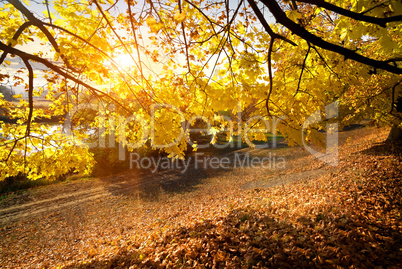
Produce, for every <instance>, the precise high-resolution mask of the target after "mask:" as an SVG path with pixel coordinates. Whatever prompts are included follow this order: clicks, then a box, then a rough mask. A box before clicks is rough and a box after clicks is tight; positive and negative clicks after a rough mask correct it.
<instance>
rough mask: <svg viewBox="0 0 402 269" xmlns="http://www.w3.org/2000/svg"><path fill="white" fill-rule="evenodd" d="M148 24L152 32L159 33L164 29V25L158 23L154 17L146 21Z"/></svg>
mask: <svg viewBox="0 0 402 269" xmlns="http://www.w3.org/2000/svg"><path fill="white" fill-rule="evenodd" d="M146 23H147V25H148V27H149V28H150V29H151V32H153V33H158V32H159V30H160V29H162V27H163V23H158V22H157V21H156V20H155V18H154V17H152V16H149V17H148V18H147V19H146Z"/></svg>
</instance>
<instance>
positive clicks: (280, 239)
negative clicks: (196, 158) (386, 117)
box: [1, 130, 402, 268]
mask: <svg viewBox="0 0 402 269" xmlns="http://www.w3.org/2000/svg"><path fill="white" fill-rule="evenodd" d="M384 135H385V131H384V130H383V131H382V132H381V134H380V135H377V134H374V135H369V136H365V137H364V138H360V139H358V140H353V143H348V144H347V145H346V146H344V147H343V148H342V149H341V161H340V164H339V166H338V167H337V172H331V173H325V174H323V176H321V177H319V178H316V179H310V180H307V179H301V180H299V181H297V182H294V183H292V184H288V185H282V186H277V187H273V188H268V189H262V188H256V189H253V190H250V191H239V190H237V189H235V188H230V182H227V183H225V184H227V185H224V183H221V185H219V187H220V188H221V189H220V190H219V191H216V186H217V185H216V184H215V183H213V182H209V183H208V184H209V185H208V184H206V185H205V186H203V187H202V188H201V189H200V190H199V191H193V192H192V193H191V194H189V193H180V194H175V195H171V196H168V197H163V198H161V199H160V200H159V201H156V202H155V201H154V202H148V203H145V202H143V203H140V204H136V205H135V206H134V204H133V202H132V200H130V198H127V197H116V199H115V200H111V201H104V202H102V201H100V202H99V203H101V204H102V203H104V204H102V207H99V210H98V211H94V210H93V207H91V206H88V207H86V208H84V209H82V210H84V212H70V214H68V215H66V213H64V215H63V214H61V213H60V214H55V215H54V216H48V217H47V218H45V219H43V220H40V221H39V220H38V222H37V224H36V225H38V226H39V227H37V228H36V229H34V228H33V226H34V225H35V224H32V223H29V224H28V223H25V224H23V223H22V224H16V225H15V226H12V227H11V226H9V227H3V228H2V231H1V236H2V238H1V239H2V242H4V243H6V241H7V242H11V241H10V240H11V239H10V238H9V237H10V236H13V237H14V241H12V242H24V244H22V243H19V245H16V246H9V247H10V248H9V249H5V244H4V243H2V251H1V254H2V255H3V257H8V259H12V258H15V260H14V261H15V264H14V265H17V266H18V262H20V263H21V264H22V262H21V260H20V261H17V260H16V259H17V257H21V256H22V257H25V255H26V256H29V255H32V256H33V257H35V259H36V263H35V262H32V259H31V260H30V262H31V263H30V264H31V265H33V266H35V267H36V266H38V267H53V266H54V267H56V266H64V267H65V268H130V267H131V268H137V267H138V268H164V267H166V268H177V267H179V268H181V267H184V268H193V267H195V268H196V267H198V268H222V267H228V268H252V267H256V268H260V267H268V268H290V267H292V268H294V267H297V268H314V267H316V268H317V267H319V268H337V267H340V268H346V267H350V268H400V267H401V266H402V262H401V261H402V216H401V212H402V210H401V185H402V181H401V180H402V173H401V161H402V156H401V154H402V146H401V145H394V144H388V143H380V144H379V143H378V142H380V141H382V140H383V138H384ZM314 165H315V164H312V166H314ZM225 186H226V188H225ZM92 206H94V205H92ZM133 208H135V210H134V211H133ZM77 220H78V221H77ZM44 221H47V224H46V225H45V222H44ZM28 228H29V229H32V231H34V230H35V231H36V233H33V232H31V233H27V231H26V229H28ZM18 229H20V230H21V233H20V234H21V236H29V237H30V238H29V240H26V239H24V238H21V240H19V239H18V236H19V234H18V232H17V231H18ZM7 233H8V236H7ZM15 238H17V240H16V239H15ZM43 238H46V240H47V242H46V244H47V245H46V244H45V242H43ZM52 238H56V239H54V240H52ZM3 239H6V241H3ZM63 242H64V243H63ZM16 249H17V250H20V251H24V252H22V253H17V252H15V251H16ZM37 251H39V253H38V252H37ZM40 251H41V252H42V253H41V252H40ZM5 254H7V255H5ZM13 255H14V256H13ZM50 255H53V256H55V257H53V256H52V258H49V256H50ZM25 258H26V257H25ZM26 259H27V260H26V261H28V260H29V259H28V258H26ZM51 261H53V262H51ZM56 261H57V264H56V263H55V262H56ZM2 262H3V263H4V264H5V265H7V264H8V265H10V264H12V262H13V261H12V260H9V261H5V260H2Z"/></svg>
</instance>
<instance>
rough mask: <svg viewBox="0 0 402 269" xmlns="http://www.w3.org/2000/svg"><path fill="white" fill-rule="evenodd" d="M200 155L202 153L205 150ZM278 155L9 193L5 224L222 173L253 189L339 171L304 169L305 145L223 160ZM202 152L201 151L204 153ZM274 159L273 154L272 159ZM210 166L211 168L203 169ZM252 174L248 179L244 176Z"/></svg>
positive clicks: (176, 189)
mask: <svg viewBox="0 0 402 269" xmlns="http://www.w3.org/2000/svg"><path fill="white" fill-rule="evenodd" d="M360 132H361V130H353V131H348V132H343V133H341V136H340V138H341V141H345V140H346V138H347V137H349V136H354V135H356V134H358V133H360ZM200 154H201V153H200ZM268 155H269V156H271V157H272V156H273V159H275V158H276V160H278V159H280V158H283V159H284V160H285V161H286V165H285V166H284V167H275V165H273V164H271V166H270V167H268V168H267V165H265V166H264V167H262V166H260V167H259V166H257V167H253V168H252V169H251V168H250V167H230V168H229V169H216V170H213V171H211V170H209V169H208V167H202V163H200V164H199V166H198V167H197V168H195V167H194V165H190V166H189V169H187V171H185V172H184V173H183V171H182V170H181V171H180V170H165V171H160V172H156V173H151V172H150V171H127V172H125V173H123V174H120V175H116V176H109V177H104V178H98V179H89V180H87V181H80V180H77V181H74V182H67V183H59V184H55V185H52V186H47V187H42V188H38V189H33V190H29V191H27V192H25V193H23V194H20V195H14V196H10V197H8V198H6V199H4V200H3V201H1V202H0V225H1V226H5V225H7V224H9V223H12V222H15V221H17V220H20V219H26V218H27V217H30V216H35V215H40V214H49V212H52V211H66V210H71V208H73V207H76V206H80V207H83V206H85V204H87V203H90V202H93V201H96V200H99V199H108V198H110V197H115V196H119V195H127V194H130V195H137V196H138V197H140V196H141V197H147V196H152V195H154V194H155V192H157V191H158V190H161V189H162V190H164V191H165V192H169V193H180V192H183V191H189V190H191V189H192V188H194V187H195V186H198V185H200V184H202V183H203V182H205V181H206V180H208V179H211V178H212V179H213V178H214V177H217V176H222V174H223V173H224V175H225V177H227V178H231V181H232V182H233V183H234V184H237V185H238V187H240V188H241V189H243V190H247V189H252V188H267V187H272V186H276V185H281V184H288V183H291V182H294V181H296V180H300V179H309V178H315V177H318V176H320V175H322V174H326V173H333V172H336V169H334V168H331V167H327V166H324V165H323V164H322V163H321V164H320V162H316V163H317V165H316V166H315V167H314V166H313V167H311V165H309V168H308V170H305V167H307V166H306V165H307V164H310V163H311V161H312V160H314V157H313V156H311V155H310V154H309V153H308V152H306V151H305V150H304V149H303V148H301V147H295V148H283V147H280V148H274V149H273V148H269V149H249V148H246V149H240V150H236V151H233V152H230V153H226V154H222V155H220V156H219V158H228V159H229V161H230V162H231V163H234V162H235V161H236V158H237V161H243V160H244V158H249V159H251V158H263V157H265V156H268ZM200 156H201V155H200ZM271 159H272V158H271ZM204 168H207V169H204ZM240 178H243V179H244V178H247V180H246V181H242V180H239V179H240Z"/></svg>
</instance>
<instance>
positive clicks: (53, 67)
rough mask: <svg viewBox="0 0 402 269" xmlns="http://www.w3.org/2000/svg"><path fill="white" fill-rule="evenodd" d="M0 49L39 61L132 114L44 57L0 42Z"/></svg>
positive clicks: (121, 105) (106, 95) (128, 110)
mask: <svg viewBox="0 0 402 269" xmlns="http://www.w3.org/2000/svg"><path fill="white" fill-rule="evenodd" d="M0 50H3V51H7V52H8V53H12V54H15V55H17V56H19V57H20V58H22V59H26V60H32V61H34V62H38V63H41V64H43V65H45V66H46V67H48V68H49V69H51V70H53V71H55V72H56V73H58V74H59V75H61V76H63V77H65V78H67V79H69V80H72V81H74V82H75V83H77V84H79V85H81V86H84V87H85V88H87V89H88V90H90V91H92V93H94V94H95V95H101V96H105V97H107V98H109V99H110V100H112V101H113V102H115V103H116V104H117V105H119V106H120V107H121V108H123V109H124V110H125V111H127V112H128V113H130V114H132V113H133V111H132V110H130V109H128V108H127V107H126V106H124V105H123V104H121V103H120V102H119V101H118V100H116V99H115V98H113V97H112V96H110V95H108V94H106V93H104V92H102V91H100V90H98V89H96V88H94V87H92V86H91V85H89V84H87V83H85V82H84V81H82V80H80V79H77V78H75V77H73V76H72V75H70V74H69V73H66V72H64V71H63V70H62V69H60V68H59V67H58V66H56V65H54V64H52V63H51V62H49V61H47V60H45V59H44V58H41V57H39V56H36V55H32V54H28V53H26V52H23V51H21V50H19V49H15V48H13V47H11V46H7V45H6V44H4V43H2V42H0Z"/></svg>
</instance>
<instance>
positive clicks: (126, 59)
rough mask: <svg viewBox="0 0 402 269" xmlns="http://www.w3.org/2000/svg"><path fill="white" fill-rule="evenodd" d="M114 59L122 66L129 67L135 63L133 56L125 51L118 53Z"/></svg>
mask: <svg viewBox="0 0 402 269" xmlns="http://www.w3.org/2000/svg"><path fill="white" fill-rule="evenodd" d="M113 60H114V61H115V62H116V63H117V64H118V65H119V66H120V67H122V68H128V67H131V66H133V65H134V62H133V59H132V58H131V56H130V55H128V54H124V53H122V54H118V55H116V56H115V57H114V59H113Z"/></svg>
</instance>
